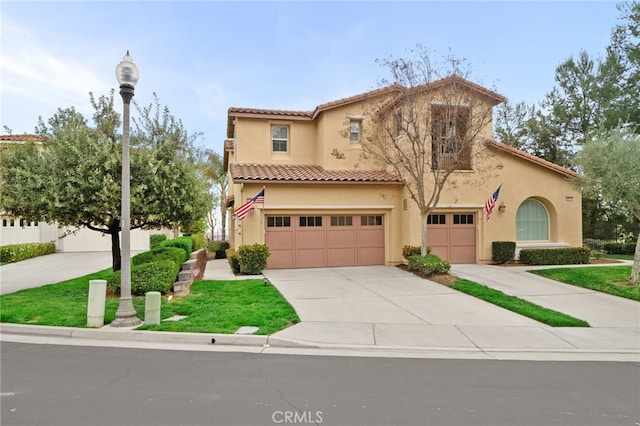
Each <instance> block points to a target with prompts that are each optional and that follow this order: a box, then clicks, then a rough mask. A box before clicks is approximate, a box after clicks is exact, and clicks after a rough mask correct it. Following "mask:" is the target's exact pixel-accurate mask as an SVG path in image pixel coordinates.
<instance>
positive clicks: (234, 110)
mask: <svg viewBox="0 0 640 426" xmlns="http://www.w3.org/2000/svg"><path fill="white" fill-rule="evenodd" d="M448 84H459V85H462V86H465V87H467V88H469V89H471V90H473V91H476V92H479V93H481V94H482V95H484V96H486V97H488V98H489V99H490V100H491V101H492V102H493V104H494V105H497V104H499V103H501V102H504V100H505V98H504V96H502V95H500V94H498V93H496V92H494V91H492V90H489V89H487V88H484V87H482V86H480V85H478V84H475V83H472V82H471V81H469V80H466V79H464V78H462V77H460V76H458V75H451V76H449V77H445V78H443V79H440V80H436V81H433V82H431V83H427V84H423V85H421V86H416V87H414V88H412V89H411V90H415V91H419V92H420V91H426V90H433V89H437V88H439V87H442V86H445V85H448ZM406 91H407V88H405V87H403V86H401V85H399V84H397V83H394V84H392V85H390V86H386V87H382V88H379V89H375V90H371V91H368V92H365V93H361V94H359V95H355V96H350V97H348V98H342V99H339V100H337V101H332V102H327V103H324V104H321V105H318V106H317V107H316V108H315V109H314V110H313V111H290V110H277V109H258V108H239V107H231V108H229V110H228V113H227V137H228V138H233V136H234V135H233V133H234V126H235V124H234V117H260V118H265V119H270V118H271V119H288V120H313V119H315V118H316V117H317V116H318V114H320V113H321V112H323V111H327V110H330V109H332V108H336V107H339V106H343V105H348V104H350V103H354V102H360V101H363V100H366V99H371V98H373V97H377V96H382V95H388V94H394V93H396V94H398V95H400V94H402V93H403V92H406ZM394 99H400V98H399V97H398V98H396V97H392V98H391V99H390V102H391V103H393V100H394Z"/></svg>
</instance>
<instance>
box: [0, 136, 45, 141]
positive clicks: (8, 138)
mask: <svg viewBox="0 0 640 426" xmlns="http://www.w3.org/2000/svg"><path fill="white" fill-rule="evenodd" d="M43 140H44V138H43V137H42V136H38V135H26V134H25V135H0V141H2V142H30V141H35V142H42V141H43Z"/></svg>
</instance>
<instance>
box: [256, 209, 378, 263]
mask: <svg viewBox="0 0 640 426" xmlns="http://www.w3.org/2000/svg"><path fill="white" fill-rule="evenodd" d="M383 218H384V217H383V216H382V215H322V216H317V215H278V216H270V215H269V216H267V217H266V232H265V241H266V244H267V246H268V247H269V251H270V252H271V256H269V262H268V265H267V266H268V267H269V268H272V269H276V268H317V267H327V266H355V265H383V264H384V263H385V258H384V223H383Z"/></svg>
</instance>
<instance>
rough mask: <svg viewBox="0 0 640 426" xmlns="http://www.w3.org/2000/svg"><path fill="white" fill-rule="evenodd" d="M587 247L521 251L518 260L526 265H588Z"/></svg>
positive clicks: (588, 252)
mask: <svg viewBox="0 0 640 426" xmlns="http://www.w3.org/2000/svg"><path fill="white" fill-rule="evenodd" d="M589 255H590V251H589V249H588V248H587V247H568V248H551V249H522V250H520V260H521V261H522V262H524V263H526V264H528V265H575V264H584V263H589Z"/></svg>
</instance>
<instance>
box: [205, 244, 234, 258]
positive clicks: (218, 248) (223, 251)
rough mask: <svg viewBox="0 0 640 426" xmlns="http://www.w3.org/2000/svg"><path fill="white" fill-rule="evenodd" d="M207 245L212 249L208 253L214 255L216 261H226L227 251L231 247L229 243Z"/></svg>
mask: <svg viewBox="0 0 640 426" xmlns="http://www.w3.org/2000/svg"><path fill="white" fill-rule="evenodd" d="M209 244H210V245H211V246H212V249H211V250H209V251H212V252H215V253H216V259H226V257H227V249H229V248H230V247H231V244H229V241H213V242H211V243H209Z"/></svg>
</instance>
